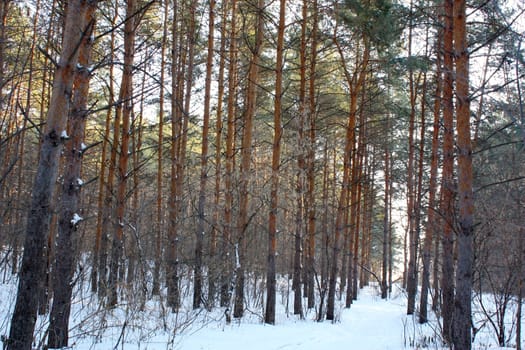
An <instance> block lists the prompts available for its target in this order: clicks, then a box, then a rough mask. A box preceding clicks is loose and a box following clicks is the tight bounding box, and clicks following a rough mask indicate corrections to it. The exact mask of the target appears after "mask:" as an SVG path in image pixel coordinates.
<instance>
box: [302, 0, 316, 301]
mask: <svg viewBox="0 0 525 350" xmlns="http://www.w3.org/2000/svg"><path fill="white" fill-rule="evenodd" d="M311 11H312V29H311V43H310V67H309V79H310V80H309V88H308V94H309V96H308V99H309V101H308V102H309V109H308V119H309V125H310V128H309V145H308V155H307V175H306V176H307V182H308V197H307V202H306V204H307V212H308V232H307V234H308V250H307V277H306V278H307V281H306V283H307V285H308V308H309V309H311V308H313V307H314V305H315V283H314V281H315V273H316V271H315V247H316V241H315V231H316V225H315V222H316V210H315V150H316V88H315V87H316V69H317V68H316V65H317V45H318V40H317V37H318V33H317V32H318V28H317V27H318V22H319V18H318V7H317V0H313V2H312V10H311ZM303 17H304V16H303ZM303 20H305V19H303Z"/></svg>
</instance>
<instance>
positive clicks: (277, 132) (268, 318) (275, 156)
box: [264, 0, 286, 324]
mask: <svg viewBox="0 0 525 350" xmlns="http://www.w3.org/2000/svg"><path fill="white" fill-rule="evenodd" d="M285 14H286V0H281V1H280V8H279V26H278V29H277V50H276V51H277V53H276V64H275V101H274V111H273V130H274V131H273V150H272V178H271V194H270V213H269V215H268V262H267V264H268V266H267V271H266V314H265V318H264V322H266V323H269V324H274V323H275V304H276V280H275V273H276V271H275V270H276V269H275V254H276V241H277V239H276V235H277V210H278V191H279V175H280V174H279V168H280V165H281V137H282V126H281V113H282V110H281V109H282V107H281V106H282V103H281V101H282V85H283V83H282V80H283V46H284V20H285Z"/></svg>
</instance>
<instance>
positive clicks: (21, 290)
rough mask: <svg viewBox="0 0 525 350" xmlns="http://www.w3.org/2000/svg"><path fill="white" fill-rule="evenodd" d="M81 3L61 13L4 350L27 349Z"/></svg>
mask: <svg viewBox="0 0 525 350" xmlns="http://www.w3.org/2000/svg"><path fill="white" fill-rule="evenodd" d="M87 4H88V2H87V1H81V0H72V1H70V2H69V3H68V7H67V11H66V14H65V25H64V33H63V46H62V52H61V54H60V59H59V61H58V65H57V67H56V71H55V77H54V80H53V92H52V94H51V100H50V102H49V109H48V113H47V116H46V127H45V131H44V134H43V140H42V147H41V148H40V158H39V161H38V167H37V171H36V175H35V179H34V182H33V190H32V200H31V206H30V210H29V212H28V220H27V228H26V236H25V242H24V256H23V258H22V268H21V270H20V273H19V282H18V292H17V297H16V302H15V308H14V311H13V316H12V318H11V328H10V331H9V339H8V342H7V349H9V350H18V349H20V350H29V349H31V344H32V340H33V331H34V327H35V322H36V314H37V311H38V293H35V290H39V289H40V288H41V286H42V283H43V280H42V277H43V276H44V266H45V263H44V255H43V248H44V246H45V245H46V240H47V236H48V235H49V224H50V218H51V213H52V210H53V205H52V197H53V193H54V190H55V186H56V179H57V174H58V165H59V158H60V153H61V150H62V146H63V144H64V141H65V140H66V139H67V137H66V136H67V135H66V122H67V115H68V111H69V96H68V93H67V92H68V91H71V89H72V86H73V79H74V75H75V66H76V64H77V60H78V47H79V43H80V41H81V40H82V36H83V35H84V33H85V32H86V28H85V26H83V25H82V23H83V21H82V19H83V18H84V13H85V11H86V10H87Z"/></svg>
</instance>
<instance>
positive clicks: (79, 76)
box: [47, 1, 96, 349]
mask: <svg viewBox="0 0 525 350" xmlns="http://www.w3.org/2000/svg"><path fill="white" fill-rule="evenodd" d="M95 9H96V2H95V1H93V2H90V3H89V5H88V7H87V11H85V14H84V18H83V22H82V23H83V25H84V26H86V32H85V34H84V36H83V38H82V43H81V46H80V49H79V57H78V65H77V71H76V73H75V81H74V87H75V90H74V98H73V105H72V110H71V113H70V116H69V133H68V134H69V136H70V138H71V140H70V141H68V142H67V143H66V146H65V152H64V157H65V170H64V175H63V176H64V180H63V185H62V198H61V199H60V204H59V212H58V236H57V242H56V247H55V268H54V272H53V304H52V306H51V313H50V314H49V328H48V343H47V344H48V348H50V349H58V348H63V347H66V346H68V339H69V336H68V328H69V314H70V310H71V295H72V292H73V286H74V285H73V274H74V270H75V262H76V261H75V256H76V252H77V245H78V237H77V230H78V225H79V224H80V222H81V216H80V215H79V214H78V209H79V208H78V207H79V201H80V191H81V189H82V186H83V181H82V180H81V169H82V156H83V155H84V148H85V147H84V146H83V142H84V133H85V126H86V118H87V114H88V110H87V100H88V92H89V82H90V76H91V72H90V69H89V66H90V64H91V58H90V56H91V47H92V45H93V42H92V32H93V30H94V25H95V18H94V12H95Z"/></svg>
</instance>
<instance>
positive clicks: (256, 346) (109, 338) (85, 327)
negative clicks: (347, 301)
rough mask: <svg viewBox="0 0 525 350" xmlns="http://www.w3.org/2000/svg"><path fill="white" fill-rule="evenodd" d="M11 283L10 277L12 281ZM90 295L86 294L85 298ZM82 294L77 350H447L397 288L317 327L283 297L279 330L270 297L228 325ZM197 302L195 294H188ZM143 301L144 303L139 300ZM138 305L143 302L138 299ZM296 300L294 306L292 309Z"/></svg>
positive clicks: (202, 314)
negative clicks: (268, 307)
mask: <svg viewBox="0 0 525 350" xmlns="http://www.w3.org/2000/svg"><path fill="white" fill-rule="evenodd" d="M4 277H5V275H4ZM4 282H6V283H3V284H0V335H7V334H8V331H9V317H10V313H11V312H12V308H13V304H14V297H15V293H16V285H15V283H13V282H14V278H8V279H7V281H6V280H4ZM82 290H83V291H84V292H80V291H82ZM88 291H89V288H88V286H84V288H82V286H80V288H78V289H77V292H76V294H75V297H74V298H75V303H74V305H73V308H72V314H71V327H72V329H71V331H70V346H71V348H72V349H80V350H88V349H89V350H106V349H123V350H124V349H125V350H128V349H129V350H136V349H137V350H138V349H150V350H155V349H180V350H225V349H228V350H235V349H243V350H244V349H247V350H263V349H264V350H277V349H286V350H294V349H296V350H314V349H315V350H317V349H353V350H389V349H390V350H401V349H421V348H428V349H445V347H443V346H442V344H441V342H440V341H439V336H437V334H439V330H438V329H439V326H438V323H437V322H436V321H435V320H434V321H431V322H430V323H429V324H427V325H425V326H421V325H419V324H418V323H417V319H416V318H415V317H413V316H407V315H406V298H405V295H404V293H403V292H402V291H401V290H400V289H399V288H397V287H395V288H394V292H393V293H392V295H391V297H390V298H389V299H388V300H381V298H380V297H379V291H378V289H377V288H376V287H366V288H364V289H362V290H361V291H360V294H359V298H358V300H357V301H355V302H354V303H353V305H352V307H351V308H350V309H345V308H344V304H343V302H342V301H341V302H339V304H338V310H337V311H338V312H337V318H338V320H337V322H335V323H332V322H329V321H324V322H316V321H315V317H316V315H315V313H316V311H315V310H309V311H307V312H306V315H305V318H304V319H300V318H299V317H298V316H294V315H293V314H292V313H291V312H287V309H286V302H285V301H286V296H288V293H289V289H287V287H286V285H284V286H283V287H282V289H281V290H280V293H279V296H278V305H277V306H278V307H277V310H278V312H277V315H276V325H274V326H271V325H265V324H264V323H263V322H262V316H263V311H262V303H261V299H262V297H261V296H260V295H259V297H255V298H254V299H252V300H253V301H251V302H249V303H248V305H247V312H246V316H245V317H244V318H243V319H242V320H234V321H232V323H231V324H226V320H225V317H224V309H222V308H216V309H214V310H213V311H211V312H208V311H205V310H198V311H193V310H191V307H190V306H189V305H186V304H185V305H184V307H183V308H182V309H181V311H180V312H179V313H172V312H170V311H169V310H166V309H165V308H164V307H163V306H162V305H164V304H165V303H164V302H163V301H162V300H159V299H156V300H152V301H149V302H147V303H146V304H145V305H144V308H143V309H142V310H137V309H136V307H135V305H138V304H139V303H135V302H132V303H129V304H123V305H119V307H117V308H116V309H113V310H105V309H104V308H102V307H101V306H100V303H99V302H98V300H97V298H96V297H94V296H93V295H92V294H91V293H89V292H88ZM185 292H186V296H187V298H185V300H189V299H191V298H189V295H190V293H189V292H190V289H189V288H187V289H186V290H185ZM138 294H139V293H137V294H136V295H138ZM131 295H132V297H131V298H134V297H137V296H136V295H135V294H131ZM291 301H292V299H291V298H290V304H289V305H292V304H291ZM46 328H47V319H46V317H41V318H39V321H38V324H37V332H36V334H37V336H36V342H35V348H38V349H40V348H42V345H43V344H44V341H43V339H44V337H45V336H44V334H45V329H46ZM485 331H486V332H480V333H479V334H478V336H477V337H476V343H475V345H476V346H475V348H476V349H484V350H486V349H500V348H498V347H495V338H494V336H493V335H491V332H490V329H489V327H486V328H485Z"/></svg>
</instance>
